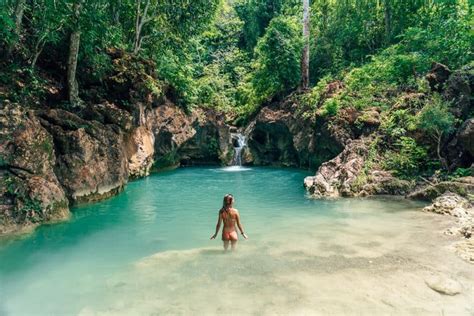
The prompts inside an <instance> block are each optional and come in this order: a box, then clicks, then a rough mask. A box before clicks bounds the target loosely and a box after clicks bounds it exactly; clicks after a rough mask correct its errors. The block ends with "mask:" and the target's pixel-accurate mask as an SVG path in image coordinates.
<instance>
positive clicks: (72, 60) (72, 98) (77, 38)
mask: <svg viewBox="0 0 474 316" xmlns="http://www.w3.org/2000/svg"><path fill="white" fill-rule="evenodd" d="M81 4H82V1H81V0H79V1H77V2H76V3H74V7H73V10H74V18H75V27H74V30H73V31H72V33H71V36H70V38H69V56H68V59H67V87H68V98H69V102H70V103H71V104H73V105H77V104H78V103H79V101H80V99H79V87H78V83H77V80H76V69H77V57H78V55H79V45H80V42H81V30H80V27H79V15H80V10H81Z"/></svg>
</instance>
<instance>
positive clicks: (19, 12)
mask: <svg viewBox="0 0 474 316" xmlns="http://www.w3.org/2000/svg"><path fill="white" fill-rule="evenodd" d="M25 5H26V0H17V2H16V6H15V12H14V18H15V30H14V33H15V35H16V38H15V40H14V41H13V43H12V44H11V45H10V47H9V48H8V54H9V55H11V53H12V52H13V49H14V48H15V45H16V43H17V42H18V40H19V39H20V35H21V25H22V22H23V13H24V12H25Z"/></svg>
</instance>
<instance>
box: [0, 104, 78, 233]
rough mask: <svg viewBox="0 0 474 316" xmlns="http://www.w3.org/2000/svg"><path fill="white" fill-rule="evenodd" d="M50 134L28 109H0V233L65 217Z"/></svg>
mask: <svg viewBox="0 0 474 316" xmlns="http://www.w3.org/2000/svg"><path fill="white" fill-rule="evenodd" d="M55 164H56V155H55V149H54V145H53V139H52V137H51V135H50V134H49V133H48V132H47V131H46V130H45V129H44V128H43V127H42V126H41V124H40V122H39V120H38V119H37V118H36V117H35V116H34V115H33V113H32V112H26V111H24V110H23V109H21V108H20V107H17V106H13V105H6V106H5V107H4V108H3V109H2V110H1V111H0V177H1V187H0V235H2V234H8V233H12V232H15V231H23V230H27V229H31V228H33V227H35V226H37V225H38V224H39V223H41V222H45V221H49V222H50V221H58V220H64V219H67V218H68V217H69V208H68V204H69V203H68V199H67V198H66V193H65V191H64V190H63V188H62V186H61V184H60V182H59V181H58V178H57V177H56V174H55V173H54V170H53V169H54V166H55Z"/></svg>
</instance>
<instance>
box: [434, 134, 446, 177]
mask: <svg viewBox="0 0 474 316" xmlns="http://www.w3.org/2000/svg"><path fill="white" fill-rule="evenodd" d="M442 140H443V133H437V135H436V141H437V146H436V154H437V155H438V159H439V162H440V164H441V168H443V169H448V163H447V162H446V159H444V158H443V156H441V141H442Z"/></svg>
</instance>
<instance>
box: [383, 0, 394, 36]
mask: <svg viewBox="0 0 474 316" xmlns="http://www.w3.org/2000/svg"><path fill="white" fill-rule="evenodd" d="M390 2H391V1H390V0H384V5H385V8H384V21H385V41H386V43H387V44H388V43H390V41H391V39H392V6H391V3H390Z"/></svg>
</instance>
